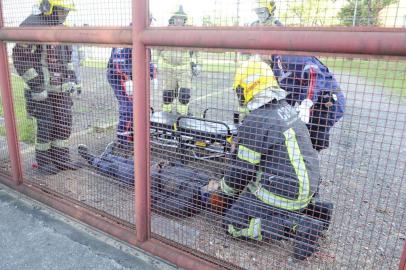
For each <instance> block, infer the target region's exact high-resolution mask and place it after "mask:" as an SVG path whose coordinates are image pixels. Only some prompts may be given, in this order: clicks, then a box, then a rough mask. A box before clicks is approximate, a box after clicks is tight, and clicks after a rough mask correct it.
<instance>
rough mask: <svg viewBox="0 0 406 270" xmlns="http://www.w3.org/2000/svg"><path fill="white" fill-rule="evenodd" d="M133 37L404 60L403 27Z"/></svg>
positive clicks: (25, 37)
mask: <svg viewBox="0 0 406 270" xmlns="http://www.w3.org/2000/svg"><path fill="white" fill-rule="evenodd" d="M137 37H138V38H140V40H141V41H142V42H143V43H144V45H146V46H172V47H194V48H218V49H229V50H235V49H252V50H281V51H297V52H312V53H318V52H319V53H335V54H361V55H364V54H370V55H381V56H382V55H388V56H406V29H382V28H343V27H336V28H320V27H317V28H316V27H312V28H300V29H299V28H291V27H286V28H276V27H272V28H271V27H270V28H264V27H262V28H261V27H255V28H251V27H221V28H196V27H190V28H175V27H174V28H147V29H146V30H143V31H141V32H140V33H139V35H138V36H137ZM0 40H1V41H10V42H13V41H27V42H33V41H37V42H38V41H39V42H67V43H90V44H107V45H119V44H120V45H131V44H132V42H133V37H132V32H131V27H115V28H111V27H110V28H102V27H72V28H71V27H69V28H68V27H52V28H47V27H44V28H41V27H30V28H2V29H0ZM315 40H317V41H318V42H315Z"/></svg>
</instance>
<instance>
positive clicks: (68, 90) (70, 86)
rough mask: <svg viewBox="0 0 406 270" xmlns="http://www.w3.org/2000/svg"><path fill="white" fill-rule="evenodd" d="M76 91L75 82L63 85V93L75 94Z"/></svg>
mask: <svg viewBox="0 0 406 270" xmlns="http://www.w3.org/2000/svg"><path fill="white" fill-rule="evenodd" d="M75 91H76V83H75V82H66V83H64V84H62V92H66V93H70V94H72V93H74V92H75Z"/></svg>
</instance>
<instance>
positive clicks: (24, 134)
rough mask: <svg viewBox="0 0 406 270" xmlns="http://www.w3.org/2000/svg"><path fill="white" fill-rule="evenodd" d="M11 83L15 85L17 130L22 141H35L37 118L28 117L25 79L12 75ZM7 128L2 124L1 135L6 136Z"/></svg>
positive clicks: (1, 111)
mask: <svg viewBox="0 0 406 270" xmlns="http://www.w3.org/2000/svg"><path fill="white" fill-rule="evenodd" d="M11 84H12V87H13V99H14V110H15V114H16V120H17V132H18V137H19V140H20V141H23V142H26V143H34V142H35V126H36V124H35V120H34V119H32V118H28V116H27V112H26V109H25V98H24V82H23V80H22V79H21V78H20V77H18V76H16V75H12V77H11ZM3 115H4V112H3V107H2V106H0V116H3ZM5 134H6V130H5V127H4V126H0V135H2V136H5Z"/></svg>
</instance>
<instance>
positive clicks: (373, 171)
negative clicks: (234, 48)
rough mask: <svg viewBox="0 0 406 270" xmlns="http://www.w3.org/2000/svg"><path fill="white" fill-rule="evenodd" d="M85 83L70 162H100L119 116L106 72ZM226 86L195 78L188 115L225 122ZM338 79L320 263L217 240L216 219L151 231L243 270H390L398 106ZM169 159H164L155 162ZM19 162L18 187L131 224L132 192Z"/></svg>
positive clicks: (283, 247)
mask: <svg viewBox="0 0 406 270" xmlns="http://www.w3.org/2000/svg"><path fill="white" fill-rule="evenodd" d="M83 74H84V75H83V77H84V92H83V94H82V96H81V97H80V98H79V97H77V96H74V123H75V124H74V134H73V135H72V138H71V145H72V147H71V148H72V153H73V154H74V155H73V156H74V158H78V157H77V155H76V154H75V153H76V147H77V145H78V144H79V143H84V144H87V145H88V146H89V148H91V149H92V150H93V151H94V152H96V153H101V152H102V151H103V149H104V147H105V145H106V144H107V143H108V142H110V141H111V140H112V139H113V138H114V129H115V125H116V121H117V116H118V112H117V105H116V101H115V98H114V96H113V93H112V91H111V89H110V88H109V86H108V84H107V81H106V79H105V74H104V72H102V71H101V70H97V69H86V70H85V69H84V70H83ZM232 77H233V74H224V73H213V74H202V75H201V76H200V77H199V78H198V79H197V80H196V81H195V82H194V89H196V90H195V91H194V92H193V97H192V99H193V101H192V103H191V109H192V112H193V114H194V115H199V113H200V112H201V111H202V110H203V109H204V108H206V107H215V108H219V109H220V111H219V112H216V113H214V114H213V115H212V116H211V117H214V118H215V119H216V120H225V119H231V118H230V117H231V115H232V111H233V110H235V108H236V102H235V98H234V95H233V93H232V92H231V85H232ZM338 80H339V82H340V84H341V87H342V89H343V91H344V93H345V95H346V97H347V108H346V113H345V116H344V118H343V119H342V120H341V121H340V122H339V123H338V124H337V125H336V126H335V128H334V130H333V135H332V138H331V146H330V148H329V149H327V150H324V151H323V152H322V153H321V156H320V158H321V166H322V175H323V179H324V181H323V183H322V184H321V189H320V195H321V198H323V199H325V200H329V201H332V202H333V203H334V206H335V210H334V217H333V220H332V224H331V227H330V229H329V230H328V231H327V233H326V234H325V235H324V237H323V239H322V240H321V241H320V244H321V249H320V252H319V253H318V254H316V255H315V256H312V257H311V258H310V259H308V260H306V261H303V262H297V261H295V260H293V257H291V250H292V244H291V243H290V242H289V241H282V242H273V243H254V242H243V241H238V240H234V239H231V238H230V237H228V236H226V235H225V234H224V233H222V230H221V226H220V220H221V219H220V217H219V216H216V215H215V214H213V213H210V212H204V213H201V214H199V215H197V216H195V217H191V218H184V219H175V218H168V217H164V216H161V215H158V214H154V215H153V220H152V232H153V233H155V234H158V235H160V236H163V237H164V238H167V239H170V240H172V241H174V242H176V243H179V244H181V245H183V246H185V247H188V248H191V249H192V250H196V251H200V252H203V253H205V254H209V255H211V256H214V257H216V258H217V259H221V260H224V261H226V262H228V263H231V264H235V265H238V266H241V267H243V268H246V269H273V268H276V267H278V268H283V269H330V268H332V269H337V268H340V269H354V268H361V269H397V267H398V263H399V258H400V254H401V251H402V246H403V242H404V241H405V240H406V220H405V213H406V181H405V164H406V162H405V161H406V150H405V149H406V147H405V146H406V145H405V144H406V138H405V137H406V132H405V123H406V102H405V101H404V100H401V99H400V97H399V96H396V95H395V94H393V93H391V92H390V91H389V90H387V89H382V88H379V87H378V86H370V84H368V82H367V81H364V80H363V79H362V78H358V77H356V76H349V75H348V74H342V75H340V76H338ZM159 88H160V85H155V88H154V89H152V94H153V99H152V100H151V104H152V105H153V107H154V108H158V107H159V104H160V92H159V91H158V89H159ZM206 104H210V105H206ZM169 156H170V154H168V153H167V154H165V153H164V152H157V153H154V155H153V157H154V158H168V157H169ZM23 159H24V171H25V178H26V179H30V181H32V182H35V183H37V184H40V185H43V186H44V187H47V188H49V189H51V190H54V191H56V192H58V193H60V194H63V195H64V196H67V197H69V198H71V199H74V200H77V201H79V202H80V203H82V204H85V205H87V206H90V207H94V208H96V209H99V210H101V211H104V212H106V213H108V214H110V215H111V216H113V217H114V218H117V219H120V220H124V221H127V222H130V223H135V221H134V192H133V190H132V188H131V187H128V186H125V185H122V184H119V183H117V182H116V181H115V180H114V179H111V178H108V177H105V176H101V175H100V174H98V173H96V172H95V171H94V170H93V169H92V168H89V167H85V168H83V169H81V170H79V171H75V172H71V171H69V172H63V173H60V174H58V175H56V176H52V177H43V176H42V175H39V174H38V173H36V171H35V170H33V169H32V163H33V148H32V147H27V148H25V149H24V150H23ZM2 164H5V162H3V163H2ZM3 166H4V165H3ZM195 166H199V165H196V164H195ZM222 166H224V165H222V164H220V163H217V162H215V163H209V164H208V166H206V167H204V168H209V169H210V168H213V169H217V170H218V168H221V167H222ZM0 168H1V167H0ZM199 168H200V167H199ZM202 168H203V166H202ZM192 252H193V251H192Z"/></svg>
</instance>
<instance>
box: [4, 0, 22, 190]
mask: <svg viewBox="0 0 406 270" xmlns="http://www.w3.org/2000/svg"><path fill="white" fill-rule="evenodd" d="M3 26H4V20H3V5H2V1H0V29H1V28H3ZM0 93H1V97H2V101H3V111H4V120H5V124H6V136H7V144H8V152H9V155H10V161H11V170H12V177H13V181H14V182H15V183H16V184H17V185H19V184H21V183H22V179H23V173H22V167H21V159H20V148H19V144H18V136H17V127H16V119H15V113H14V106H13V94H12V91H11V82H10V71H9V68H8V57H7V46H6V43H5V42H2V41H1V42H0Z"/></svg>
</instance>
